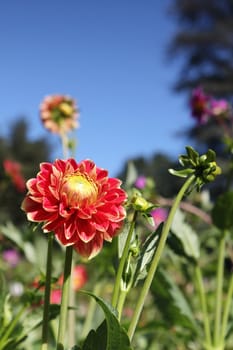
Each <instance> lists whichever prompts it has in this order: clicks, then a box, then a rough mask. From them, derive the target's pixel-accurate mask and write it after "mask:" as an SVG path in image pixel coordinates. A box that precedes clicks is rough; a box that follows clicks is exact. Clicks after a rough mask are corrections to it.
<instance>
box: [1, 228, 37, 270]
mask: <svg viewBox="0 0 233 350" xmlns="http://www.w3.org/2000/svg"><path fill="white" fill-rule="evenodd" d="M0 228H1V233H2V234H4V236H5V237H7V238H8V239H10V240H11V241H12V242H13V243H15V244H16V245H17V247H18V248H20V249H21V250H22V251H23V252H24V255H25V257H26V258H27V259H28V261H29V262H31V263H35V262H36V259H35V249H34V246H33V245H32V244H31V243H30V242H24V240H23V239H22V237H23V234H22V232H21V231H20V230H19V229H17V227H15V226H14V225H13V224H12V223H11V222H8V223H7V224H6V225H1V227H0Z"/></svg>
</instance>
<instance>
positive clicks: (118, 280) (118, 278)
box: [112, 211, 137, 307]
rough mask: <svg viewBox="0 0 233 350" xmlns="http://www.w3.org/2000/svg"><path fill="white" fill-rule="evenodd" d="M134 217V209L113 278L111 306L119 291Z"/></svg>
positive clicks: (135, 214)
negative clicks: (114, 278)
mask: <svg viewBox="0 0 233 350" xmlns="http://www.w3.org/2000/svg"><path fill="white" fill-rule="evenodd" d="M136 217H137V212H136V211H135V212H134V216H133V220H132V222H131V224H130V228H129V232H128V236H127V239H126V242H125V246H124V249H123V253H122V256H121V259H120V263H119V266H118V270H117V275H116V280H115V284H114V290H113V297H112V306H113V307H116V306H117V302H118V297H119V292H120V284H121V278H122V274H123V271H124V266H125V262H126V259H127V257H128V252H129V247H130V242H131V238H132V234H133V231H134V226H135V221H136Z"/></svg>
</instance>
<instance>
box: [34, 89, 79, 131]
mask: <svg viewBox="0 0 233 350" xmlns="http://www.w3.org/2000/svg"><path fill="white" fill-rule="evenodd" d="M40 117H41V120H42V122H43V124H44V127H45V128H46V129H48V130H50V131H51V132H53V133H56V134H63V133H67V132H69V131H70V130H72V129H75V128H77V127H78V126H79V124H78V117H79V111H78V108H77V106H76V102H75V101H74V99H72V98H71V97H69V96H65V95H50V96H46V97H45V98H44V100H43V101H42V103H41V105H40Z"/></svg>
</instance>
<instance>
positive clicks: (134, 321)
mask: <svg viewBox="0 0 233 350" xmlns="http://www.w3.org/2000/svg"><path fill="white" fill-rule="evenodd" d="M193 181H195V175H191V176H190V177H189V178H188V179H187V180H186V181H185V183H184V184H183V186H182V187H181V189H180V191H179V192H178V194H177V197H176V199H175V201H174V203H173V205H172V208H171V210H170V213H169V215H168V218H167V220H166V222H165V224H164V226H163V230H162V233H161V237H160V240H159V243H158V246H157V249H156V252H155V255H154V258H153V260H152V263H151V266H150V269H149V271H148V274H147V277H146V279H145V282H144V284H143V287H142V290H141V293H140V295H139V298H138V301H137V304H136V307H135V310H134V314H133V317H132V320H131V323H130V325H129V329H128V336H129V339H132V337H133V335H134V332H135V329H136V326H137V323H138V320H139V317H140V315H141V312H142V308H143V306H144V303H145V300H146V297H147V294H148V292H149V289H150V286H151V283H152V281H153V278H154V274H155V272H156V269H157V266H158V263H159V260H160V257H161V255H162V253H163V249H164V246H165V243H166V240H167V236H168V233H169V230H170V227H171V224H172V221H173V218H174V215H175V213H176V210H177V208H178V206H179V204H180V201H181V199H182V198H183V196H184V194H185V192H186V191H187V189H188V188H189V186H190V185H191V183H192V182H193Z"/></svg>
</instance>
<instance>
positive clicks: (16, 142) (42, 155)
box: [0, 118, 50, 224]
mask: <svg viewBox="0 0 233 350" xmlns="http://www.w3.org/2000/svg"><path fill="white" fill-rule="evenodd" d="M49 152H50V146H49V144H48V142H47V140H46V139H44V138H39V139H36V140H31V139H30V138H29V136H28V125H27V122H26V121H25V119H24V118H21V119H19V120H17V121H16V122H15V124H14V125H13V126H12V127H11V129H10V132H9V135H7V136H6V137H5V136H0V199H1V200H0V223H4V222H6V221H8V220H10V221H12V222H14V223H15V224H21V223H23V222H25V221H26V218H25V214H24V213H23V212H22V211H21V210H20V205H21V202H22V199H23V197H24V195H25V193H24V192H21V191H18V190H17V188H16V187H15V186H14V184H13V183H12V179H11V178H10V176H8V175H7V174H6V173H5V171H4V167H3V163H4V161H5V160H12V161H16V162H18V163H19V164H20V165H21V170H22V175H23V177H24V179H25V180H28V179H29V178H31V177H35V175H36V174H37V172H38V171H39V164H40V163H41V162H45V161H48V160H49Z"/></svg>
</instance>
